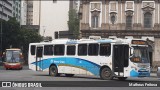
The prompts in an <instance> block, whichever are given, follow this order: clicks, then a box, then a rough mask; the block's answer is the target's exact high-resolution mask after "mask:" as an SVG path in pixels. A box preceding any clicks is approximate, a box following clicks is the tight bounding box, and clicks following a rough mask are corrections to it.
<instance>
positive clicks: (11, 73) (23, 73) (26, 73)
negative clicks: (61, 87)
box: [0, 67, 159, 82]
mask: <svg viewBox="0 0 160 90" xmlns="http://www.w3.org/2000/svg"><path fill="white" fill-rule="evenodd" d="M3 80H4V81H23V80H24V81H105V80H101V79H100V78H99V77H96V76H86V75H75V76H74V77H65V75H62V76H60V77H51V76H49V74H48V72H42V71H32V70H29V69H28V68H27V67H25V68H24V69H23V70H0V81H3ZM106 81H110V80H106ZM112 81H119V80H118V79H114V80H112ZM131 81H159V80H158V78H157V77H144V78H137V77H136V78H127V80H125V82H131Z"/></svg>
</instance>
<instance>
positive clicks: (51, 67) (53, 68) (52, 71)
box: [49, 65, 58, 77]
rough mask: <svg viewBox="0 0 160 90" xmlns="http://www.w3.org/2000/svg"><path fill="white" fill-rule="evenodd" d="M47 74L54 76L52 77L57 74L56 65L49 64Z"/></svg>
mask: <svg viewBox="0 0 160 90" xmlns="http://www.w3.org/2000/svg"><path fill="white" fill-rule="evenodd" d="M49 75H50V76H54V77H55V76H57V75H58V70H57V67H56V66H54V65H52V66H50V68H49Z"/></svg>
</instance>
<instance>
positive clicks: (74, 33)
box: [68, 9, 79, 39]
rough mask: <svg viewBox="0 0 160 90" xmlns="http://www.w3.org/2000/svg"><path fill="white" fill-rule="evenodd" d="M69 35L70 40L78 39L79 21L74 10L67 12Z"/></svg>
mask: <svg viewBox="0 0 160 90" xmlns="http://www.w3.org/2000/svg"><path fill="white" fill-rule="evenodd" d="M68 27H69V34H70V35H71V37H70V38H74V39H75V38H78V37H79V19H78V15H77V13H76V10H75V9H70V10H69V21H68Z"/></svg>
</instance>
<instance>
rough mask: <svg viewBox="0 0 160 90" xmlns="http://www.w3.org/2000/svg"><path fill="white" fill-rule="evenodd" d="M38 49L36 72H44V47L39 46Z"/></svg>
mask: <svg viewBox="0 0 160 90" xmlns="http://www.w3.org/2000/svg"><path fill="white" fill-rule="evenodd" d="M36 49H37V50H36V71H42V66H43V63H42V58H43V46H37V48H36Z"/></svg>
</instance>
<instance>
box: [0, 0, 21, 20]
mask: <svg viewBox="0 0 160 90" xmlns="http://www.w3.org/2000/svg"><path fill="white" fill-rule="evenodd" d="M0 16H1V17H0V18H2V19H3V20H6V21H8V20H9V19H10V18H11V17H15V18H16V20H17V21H19V22H20V20H21V0H1V1H0Z"/></svg>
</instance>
